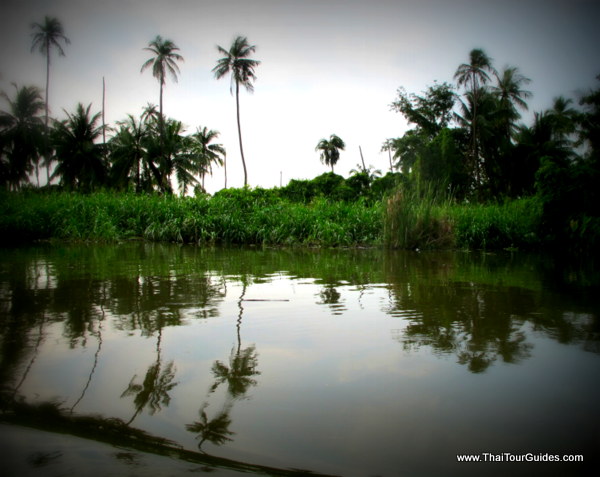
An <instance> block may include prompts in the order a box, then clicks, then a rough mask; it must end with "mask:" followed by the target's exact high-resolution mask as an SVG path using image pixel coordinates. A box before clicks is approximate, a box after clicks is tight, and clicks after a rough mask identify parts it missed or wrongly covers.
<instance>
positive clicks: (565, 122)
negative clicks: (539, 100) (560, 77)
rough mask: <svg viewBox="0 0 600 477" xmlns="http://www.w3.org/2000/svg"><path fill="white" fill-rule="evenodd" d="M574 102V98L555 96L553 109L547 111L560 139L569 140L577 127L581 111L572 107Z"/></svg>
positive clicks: (555, 133) (556, 135) (557, 137)
mask: <svg viewBox="0 0 600 477" xmlns="http://www.w3.org/2000/svg"><path fill="white" fill-rule="evenodd" d="M572 104H573V100H572V99H570V98H569V99H567V98H564V97H563V96H558V97H556V98H554V103H553V104H552V109H550V110H549V111H548V112H547V114H548V117H549V118H550V121H551V123H552V128H553V131H554V133H553V135H554V136H555V138H556V139H557V140H558V141H566V140H568V138H569V136H570V135H571V134H573V133H574V132H575V130H576V129H577V122H578V121H579V118H580V113H579V112H578V111H577V110H575V109H573V108H572V107H571V105H572Z"/></svg>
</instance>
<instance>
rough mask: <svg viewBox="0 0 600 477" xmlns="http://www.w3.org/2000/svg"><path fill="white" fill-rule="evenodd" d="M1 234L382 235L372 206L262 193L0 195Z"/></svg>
mask: <svg viewBox="0 0 600 477" xmlns="http://www.w3.org/2000/svg"><path fill="white" fill-rule="evenodd" d="M1 201H2V203H1V204H0V235H1V236H2V237H3V240H4V241H6V240H10V241H11V242H17V243H20V242H26V241H32V240H43V239H62V240H96V241H118V240H126V239H133V238H142V239H145V240H151V241H169V242H181V243H231V244H272V245H285V244H306V245H313V244H314V245H331V246H346V245H347V246H349V245H357V244H376V243H379V242H380V240H381V232H380V231H381V214H380V208H379V207H378V206H377V205H374V206H366V205H364V204H363V203H362V202H359V203H354V204H348V203H344V202H328V201H325V200H317V201H315V202H313V203H311V204H308V205H305V204H297V203H293V202H289V201H286V200H281V199H278V198H277V197H275V196H273V195H272V194H266V193H264V191H245V190H230V191H225V192H224V193H220V194H217V195H215V196H214V197H199V198H191V197H185V198H178V197H159V196H145V195H133V194H115V193H95V194H91V195H81V194H69V193H54V194H40V193H21V194H4V195H3V196H2V198H1Z"/></svg>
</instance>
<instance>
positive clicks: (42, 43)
mask: <svg viewBox="0 0 600 477" xmlns="http://www.w3.org/2000/svg"><path fill="white" fill-rule="evenodd" d="M31 28H32V29H33V30H34V32H33V33H32V36H33V42H32V45H31V51H32V52H33V50H35V49H36V48H37V49H38V50H39V52H40V53H42V54H43V55H45V56H46V117H45V118H44V127H45V131H46V150H45V151H44V153H45V155H46V158H45V160H46V179H47V180H48V183H50V161H51V158H50V156H49V154H48V92H49V90H50V50H51V49H52V48H56V49H57V50H58V54H59V55H60V56H65V51H64V50H63V47H62V45H61V42H64V43H65V45H68V44H69V43H71V40H69V39H68V38H67V37H66V36H65V32H64V29H63V26H62V24H61V23H60V21H59V20H58V19H57V18H54V17H49V16H47V15H46V17H45V18H44V23H33V24H32V25H31Z"/></svg>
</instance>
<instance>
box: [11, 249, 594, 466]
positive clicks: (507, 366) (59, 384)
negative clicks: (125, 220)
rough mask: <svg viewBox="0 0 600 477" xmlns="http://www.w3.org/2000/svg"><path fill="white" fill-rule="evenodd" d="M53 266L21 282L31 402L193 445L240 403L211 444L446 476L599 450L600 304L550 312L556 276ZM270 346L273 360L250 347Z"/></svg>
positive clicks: (280, 462)
mask: <svg viewBox="0 0 600 477" xmlns="http://www.w3.org/2000/svg"><path fill="white" fill-rule="evenodd" d="M184 258H185V256H184ZM311 258H312V259H314V258H315V257H314V256H311ZM353 259H354V260H356V257H354V256H353ZM25 262H26V261H25ZM446 262H447V260H446ZM38 263H41V264H43V267H44V269H46V270H55V271H54V272H53V273H55V274H56V276H45V275H43V274H42V275H40V274H36V272H35V268H36V267H35V266H32V265H31V264H30V265H29V268H28V269H27V270H28V271H27V272H26V273H25V275H26V278H25V279H24V282H20V283H24V284H25V286H24V288H25V289H31V290H34V291H35V293H34V294H33V295H32V296H37V297H38V298H39V297H40V296H44V297H45V298H44V300H42V305H40V306H43V307H44V306H45V307H46V309H44V308H43V307H42V308H40V309H39V310H36V309H34V307H31V308H30V309H29V310H28V311H27V312H23V314H22V315H19V316H20V319H30V322H31V323H32V326H31V327H30V329H29V331H28V335H27V336H28V339H26V342H27V343H28V345H27V347H26V351H25V352H24V353H23V355H22V357H21V358H20V361H18V364H17V366H16V367H15V370H14V375H13V377H12V379H11V382H12V383H13V386H15V385H16V384H17V383H19V382H20V381H21V380H22V384H21V385H20V387H19V389H18V394H19V395H22V396H24V397H26V399H27V400H28V401H30V402H44V401H48V400H52V401H55V402H59V403H61V404H62V405H63V407H64V408H66V409H73V411H74V412H75V413H76V414H80V415H91V414H100V415H103V416H105V417H114V418H119V419H122V420H123V421H124V422H127V421H129V420H133V421H132V425H133V426H135V427H138V428H141V429H145V430H147V431H148V432H150V433H152V434H155V435H160V436H163V437H166V438H168V439H172V440H174V441H175V442H177V443H179V444H181V445H183V446H184V447H185V448H187V449H191V450H197V449H198V444H199V442H200V441H201V439H200V438H199V435H198V432H196V433H193V432H190V430H189V429H186V426H188V427H189V426H190V425H192V424H194V423H196V424H195V425H196V429H202V428H203V427H202V426H203V425H205V424H207V423H210V422H211V419H212V420H213V421H212V422H213V425H214V422H215V419H216V418H217V417H219V416H220V415H224V416H226V417H227V421H228V422H230V424H228V427H227V428H226V430H225V431H226V432H225V433H224V434H223V435H225V436H227V437H228V439H230V440H227V439H223V440H221V441H218V439H216V438H215V439H213V440H212V441H211V440H210V439H204V440H202V443H201V450H202V451H204V452H206V453H208V454H215V455H219V456H224V457H228V458H231V459H235V460H240V461H245V462H252V463H256V464H263V465H273V466H279V467H285V468H290V467H296V468H307V469H313V470H317V471H320V472H330V473H337V474H341V475H376V474H380V475H384V474H385V475H388V474H395V473H397V472H398V471H401V470H402V469H404V470H406V472H407V473H408V475H413V474H415V473H416V474H419V475H421V474H422V473H424V474H427V473H431V474H435V473H438V472H442V473H444V472H445V471H446V470H447V469H448V466H452V465H456V464H454V460H455V455H456V453H462V452H509V451H510V452H520V451H524V452H537V451H540V452H559V451H560V452H562V451H566V447H564V445H565V444H564V443H565V442H571V443H573V442H574V443H575V444H573V445H576V446H577V448H578V449H580V452H584V451H585V450H587V449H588V448H589V447H590V445H591V444H592V443H593V442H594V440H593V438H592V436H593V435H594V434H593V433H594V432H595V431H594V430H593V428H591V427H590V423H591V422H598V418H599V417H600V415H599V413H598V411H597V406H596V404H595V403H597V402H598V398H600V390H599V388H598V385H596V384H594V383H596V382H597V380H596V378H595V377H596V376H597V372H598V369H599V366H600V356H599V355H598V354H597V353H590V352H586V351H585V349H590V350H591V351H594V350H597V348H598V346H597V344H596V343H597V341H594V336H595V335H593V333H588V332H587V331H586V330H588V329H592V330H593V329H594V326H595V325H594V323H595V320H597V317H596V316H595V315H594V312H593V307H588V308H586V306H585V305H582V306H581V308H580V309H578V310H576V311H573V309H572V308H571V307H572V303H571V302H570V301H569V300H565V301H562V302H561V301H560V298H559V297H556V296H555V295H553V296H554V298H553V301H552V304H551V308H549V307H548V305H547V304H546V300H545V299H544V297H545V296H546V295H544V290H543V288H542V287H539V286H535V285H534V286H532V287H530V288H528V289H523V288H520V287H515V286H513V287H503V286H500V285H494V286H489V285H485V284H479V283H476V282H475V281H473V280H471V281H469V282H467V281H464V277H463V276H462V275H461V276H460V280H457V281H456V282H454V281H453V280H452V279H451V278H452V277H451V276H449V275H448V271H447V270H445V271H443V273H444V275H443V277H442V279H440V278H439V277H437V276H436V275H435V270H432V269H427V268H426V269H423V270H421V269H419V272H418V273H416V274H413V275H411V274H405V273H404V270H405V269H406V263H404V265H403V267H401V268H400V270H401V271H403V273H396V274H390V275H389V276H395V278H394V279H389V281H388V282H386V281H385V280H384V279H382V278H384V277H383V276H381V275H379V276H376V277H375V279H374V280H373V283H370V282H369V281H367V280H361V281H348V280H343V279H341V278H340V276H333V275H332V276H333V278H332V276H329V277H328V278H311V277H307V276H304V275H302V274H300V273H294V272H292V271H290V272H277V271H273V270H268V269H267V270H266V271H265V272H264V273H262V274H260V276H255V275H252V274H243V273H239V272H237V271H236V272H231V273H230V272H229V271H227V270H221V271H217V270H211V271H209V272H206V270H207V269H208V270H210V265H211V262H210V261H207V262H206V263H205V262H202V263H203V265H204V267H206V268H204V269H203V268H202V267H200V266H197V265H198V264H196V266H192V267H191V268H190V269H189V270H188V271H185V270H182V269H181V267H184V266H188V265H186V262H185V261H181V262H180V263H182V265H179V266H175V267H169V268H168V271H167V272H165V273H164V274H163V273H161V272H160V270H156V269H152V270H150V271H151V272H152V273H147V272H146V273H147V274H145V275H139V276H138V275H134V276H131V267H129V266H125V267H124V269H125V270H128V271H127V272H126V273H121V275H120V276H119V277H117V278H112V277H111V276H110V275H108V276H105V277H103V279H102V280H98V279H96V278H93V276H90V275H89V274H88V278H87V279H82V277H84V276H86V275H85V273H79V272H74V271H73V270H71V269H68V270H66V271H65V270H61V269H60V266H59V265H60V264H58V263H57V264H54V265H52V263H51V259H49V260H48V261H40V262H38ZM143 263H144V262H142V265H143ZM216 263H220V262H218V261H217V262H216ZM341 263H343V261H342V262H341ZM372 263H373V261H372V260H367V261H366V263H365V264H363V265H364V267H365V270H368V271H369V273H372V271H371V270H370V269H369V268H368V267H367V266H368V265H371V264H372ZM49 264H50V265H52V266H48V265H49ZM278 265H279V266H281V263H278ZM292 265H293V264H290V268H293V267H292ZM334 265H335V266H336V267H337V266H340V267H341V265H338V263H337V262H335V263H334ZM53 267H54V268H53ZM353 267H354V268H356V263H355V264H354V265H353ZM455 267H456V268H459V264H457V263H455ZM140 268H141V269H143V266H140ZM280 269H282V268H280ZM32 270H33V271H32ZM136 273H139V272H136ZM343 273H344V271H343V269H342V272H341V275H343ZM365 273H366V272H365ZM503 273H504V274H505V275H506V274H507V273H508V272H506V270H504V272H503ZM522 273H523V270H522V269H518V270H517V275H518V276H519V278H518V280H523V278H522ZM128 274H129V275H128ZM431 274H433V279H426V278H423V277H428V276H429V275H431ZM31 277H37V278H36V279H32V278H31ZM40 277H42V278H40ZM419 277H420V278H419ZM13 279H14V280H16V279H15V278H14V277H13ZM10 280H11V279H10V278H8V275H7V274H6V273H5V274H4V275H3V276H2V281H3V282H4V283H2V288H1V290H2V294H3V297H2V300H3V303H4V305H3V310H4V313H6V314H7V316H12V315H11V314H15V313H17V307H16V302H15V299H16V298H15V297H16V296H17V294H18V293H21V292H22V290H21V291H19V290H18V288H19V286H21V285H19V286H17V285H15V283H16V282H11V281H10ZM70 280H76V281H74V282H72V283H75V284H76V285H77V286H78V287H80V289H79V291H78V293H80V294H83V295H84V297H85V300H88V301H89V303H88V305H89V310H87V311H83V310H84V308H85V306H84V301H85V300H83V299H82V300H81V302H79V301H77V306H73V307H71V309H69V306H68V303H69V302H70V300H73V303H75V301H76V298H75V297H74V296H72V297H70V298H69V297H68V296H64V292H63V291H61V290H64V289H65V287H66V289H68V287H69V283H70ZM442 283H443V285H441V284H442ZM465 283H467V284H466V285H465ZM8 290H12V291H10V292H9V291H8ZM53 290H54V292H53ZM53 293H54V294H53ZM73 293H75V292H73ZM34 301H35V299H34ZM7 303H10V306H7V305H6V304H7ZM30 305H31V304H30ZM73 310H82V311H80V312H74V311H73ZM207 310H210V313H206V311H207ZM74 313H75V315H76V316H73V314H74ZM77 313H81V316H80V315H78V314H77ZM36 316H38V317H39V316H43V317H45V318H44V319H43V320H44V321H41V322H40V320H39V319H38V320H37V321H36V319H35V317H36ZM548 316H549V317H550V319H547V318H546V317H548ZM27 317H29V318H27ZM78 317H79V318H81V317H87V318H85V319H84V320H83V324H81V326H80V325H78V324H77V319H79V318H78ZM65 320H66V321H65ZM69 320H70V321H69ZM4 329H7V328H6V327H5V328H4ZM40 330H41V331H42V339H41V340H38V338H39V336H40V334H39V333H40ZM77 330H79V331H77ZM4 339H5V340H6V336H4ZM596 339H597V338H596ZM582 343H583V346H581V344H582ZM253 346H254V347H255V359H256V362H255V363H254V364H252V362H246V363H245V364H244V362H242V361H239V360H240V359H242V358H241V357H242V356H244V353H245V352H246V353H247V356H250V355H251V354H248V353H254V352H253V351H252V349H251V348H252V347H253ZM236 357H237V359H238V361H237V362H236V361H235V360H236ZM171 363H172V367H170V366H171ZM217 363H219V365H220V366H221V372H222V373H225V374H223V376H225V377H227V376H229V377H230V376H231V373H232V372H233V371H234V368H236V366H238V367H239V370H238V371H240V370H241V371H240V372H242V375H244V373H246V374H245V376H246V378H245V379H246V381H245V382H246V384H243V385H242V387H241V388H240V387H239V386H240V382H241V381H239V379H240V378H239V376H238V377H237V378H236V379H238V381H235V379H234V380H233V381H227V380H226V379H225V378H224V379H223V380H221V381H218V379H217V380H216V374H215V369H216V368H215V366H216V364H217ZM153 366H159V367H158V368H156V369H158V370H159V373H157V375H156V376H157V377H156V378H155V379H157V380H159V379H160V376H161V373H163V374H162V376H163V377H165V376H166V374H165V373H167V374H168V372H169V371H171V372H173V373H174V375H173V376H171V377H170V378H169V376H166V377H165V380H166V381H165V382H164V383H163V385H164V390H163V393H162V394H160V393H156V394H152V393H150V395H149V397H147V400H146V401H139V402H142V403H143V406H142V407H141V408H139V411H137V412H136V407H135V406H134V403H135V402H136V401H135V399H141V397H140V396H141V395H142V394H143V390H144V389H146V388H148V389H149V390H150V391H154V389H151V388H152V386H150V385H149V384H148V383H149V382H150V381H149V379H150V378H152V376H154V375H152V373H151V371H152V370H153V369H154V368H153ZM244 366H245V368H244ZM249 366H250V367H249ZM253 366H255V368H254V367H253ZM250 368H252V369H251V370H250ZM249 370H250V371H249ZM23 377H24V379H23ZM592 378H593V379H592ZM153 379H154V378H153ZM156 382H158V381H156ZM236 383H237V384H236ZM234 385H235V386H238V388H239V389H241V391H239V393H238V394H237V395H233V394H231V390H232V389H233V388H232V387H231V386H234ZM127 389H129V390H130V392H129V393H127V392H125V391H126V390H127ZM211 390H212V391H211ZM134 391H135V392H134ZM203 413H204V416H203ZM550 417H551V418H550ZM203 419H204V420H203ZM198 423H199V424H198ZM217 444H218V445H217ZM450 468H452V467H450ZM465 469H466V468H465ZM423 470H424V472H421V471H423ZM455 470H456V472H462V471H463V470H464V469H463V468H460V467H456V469H455ZM469 471H470V470H468V469H467V470H466V472H467V473H468V472H469ZM517 474H518V473H517Z"/></svg>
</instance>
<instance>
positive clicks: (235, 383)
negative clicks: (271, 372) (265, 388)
mask: <svg viewBox="0 0 600 477" xmlns="http://www.w3.org/2000/svg"><path fill="white" fill-rule="evenodd" d="M246 288H247V277H242V292H241V294H240V298H239V300H238V309H239V312H238V318H237V321H236V338H237V345H236V346H234V347H233V348H232V349H231V353H230V355H229V361H228V363H227V364H225V363H223V362H222V361H220V360H216V361H215V362H214V363H213V365H212V368H211V371H212V374H213V377H214V382H213V384H212V385H211V386H210V388H209V391H208V395H207V397H206V399H205V401H204V402H203V403H202V405H201V406H200V410H199V411H198V413H199V415H200V420H198V421H194V422H193V423H192V424H187V425H186V429H187V430H188V431H189V432H192V433H194V434H196V439H197V440H198V449H200V451H202V445H203V444H204V442H206V441H209V442H211V443H212V444H214V445H217V446H219V445H222V444H224V443H225V442H228V441H231V440H232V439H231V437H230V436H233V435H234V434H235V433H234V432H233V431H231V430H230V429H229V426H231V423H232V420H231V416H230V414H231V411H232V409H233V405H234V403H235V402H236V401H238V400H241V399H244V398H245V397H246V394H247V393H248V391H249V389H250V387H252V386H256V384H257V381H256V380H255V379H254V376H258V375H260V372H259V371H258V370H257V367H258V355H257V353H256V348H255V346H254V345H251V346H248V347H246V348H243V349H242V338H241V327H242V318H243V314H244V307H243V302H244V296H245V295H246ZM225 383H226V384H227V388H226V397H225V400H224V402H223V404H222V406H221V407H220V409H219V410H218V411H217V412H216V413H215V414H214V416H213V417H212V418H209V417H208V414H207V411H206V410H207V408H208V407H209V404H210V402H209V401H210V399H209V398H210V395H211V394H213V393H215V391H216V390H217V389H218V388H219V387H220V386H221V385H222V384H225Z"/></svg>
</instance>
